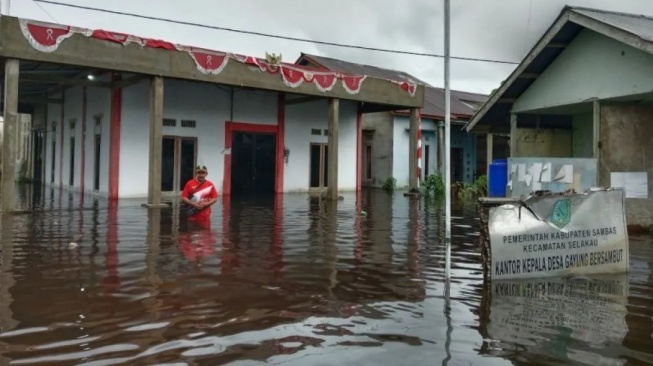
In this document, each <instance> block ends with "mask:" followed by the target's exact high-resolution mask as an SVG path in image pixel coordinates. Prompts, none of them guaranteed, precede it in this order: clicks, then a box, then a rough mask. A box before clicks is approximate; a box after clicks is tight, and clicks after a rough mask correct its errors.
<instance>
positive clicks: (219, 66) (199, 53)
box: [178, 46, 229, 75]
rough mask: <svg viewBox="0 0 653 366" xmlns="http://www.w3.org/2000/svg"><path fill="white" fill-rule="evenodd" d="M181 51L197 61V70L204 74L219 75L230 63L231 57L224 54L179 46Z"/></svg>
mask: <svg viewBox="0 0 653 366" xmlns="http://www.w3.org/2000/svg"><path fill="white" fill-rule="evenodd" d="M178 49H179V50H180V51H185V52H188V54H189V55H190V56H191V57H192V58H193V61H195V65H196V66H197V70H199V72H201V73H202V74H213V75H218V74H219V73H221V72H222V70H224V68H225V67H226V66H227V63H228V62H229V57H228V56H227V54H226V53H224V52H216V51H211V50H206V49H202V48H194V47H183V46H178Z"/></svg>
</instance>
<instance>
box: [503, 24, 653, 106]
mask: <svg viewBox="0 0 653 366" xmlns="http://www.w3.org/2000/svg"><path fill="white" fill-rule="evenodd" d="M651 91H653V56H651V55H649V54H647V53H645V52H642V51H639V50H637V49H635V48H633V47H630V46H627V45H625V44H623V43H621V42H618V41H615V40H613V39H611V38H608V37H605V36H603V35H601V34H599V33H596V32H594V31H591V30H583V31H582V32H581V33H580V34H579V35H578V37H576V39H574V41H572V42H571V44H570V45H569V46H568V47H567V48H566V49H565V50H564V51H563V52H562V53H561V54H560V56H558V58H557V59H556V60H555V61H554V62H553V63H552V64H551V66H549V67H548V68H547V69H546V70H545V71H544V72H543V73H542V75H540V77H538V78H537V79H536V80H535V81H534V82H533V84H532V85H531V86H530V87H529V88H528V89H527V90H526V91H525V92H524V93H523V94H522V96H521V97H520V98H519V99H518V100H517V101H516V102H515V104H514V106H513V111H514V112H525V111H533V110H537V109H542V108H548V107H554V106H561V105H568V104H576V103H581V102H584V101H587V100H588V99H590V98H594V97H597V98H599V99H605V98H615V97H621V96H628V95H635V94H641V93H648V92H651Z"/></svg>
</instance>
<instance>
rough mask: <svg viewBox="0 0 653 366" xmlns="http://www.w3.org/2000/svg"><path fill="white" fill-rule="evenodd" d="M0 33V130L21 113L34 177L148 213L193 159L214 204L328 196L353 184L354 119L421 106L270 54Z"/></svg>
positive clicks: (71, 30)
mask: <svg viewBox="0 0 653 366" xmlns="http://www.w3.org/2000/svg"><path fill="white" fill-rule="evenodd" d="M2 32H3V34H2V36H1V37H0V46H1V47H0V55H2V56H3V57H4V58H5V59H6V61H5V78H6V85H8V87H7V90H6V92H5V105H7V106H8V108H7V110H5V111H4V116H5V128H4V131H5V134H6V133H7V132H8V131H9V132H10V133H12V134H13V132H12V131H13V129H8V128H6V126H7V123H10V124H13V123H17V122H15V121H14V119H13V117H12V116H14V115H15V114H14V113H17V112H21V113H29V114H32V115H33V120H34V126H35V127H34V129H35V130H36V131H35V133H34V137H37V140H39V141H40V139H41V138H42V139H43V144H40V143H38V144H35V145H34V146H35V148H37V149H38V151H37V152H38V153H37V154H35V156H38V157H44V159H43V161H41V162H42V164H38V169H36V170H37V171H35V172H34V174H33V176H34V178H35V180H40V181H42V182H44V183H45V184H48V185H51V186H56V187H62V188H66V189H70V190H75V191H80V192H84V193H92V194H97V195H104V196H107V197H108V198H109V199H117V198H144V197H147V201H148V205H149V206H156V205H159V204H161V197H162V196H165V195H166V194H174V195H177V194H178V192H179V191H180V190H181V188H182V187H183V184H184V183H185V182H186V180H187V179H189V178H190V177H192V175H193V171H194V167H195V166H196V165H197V164H200V163H201V164H204V165H206V166H207V167H208V169H209V179H211V180H212V181H213V182H214V183H215V184H216V186H217V187H218V190H219V191H220V193H221V194H222V195H227V196H228V195H231V194H232V193H233V194H237V193H238V194H240V193H242V194H259V193H260V194H275V193H284V192H307V191H310V190H318V191H321V190H326V191H327V196H328V197H330V198H337V192H338V191H339V190H357V189H359V188H360V186H361V182H360V174H358V171H359V170H360V167H361V147H362V143H361V141H362V116H363V115H364V114H365V113H369V112H372V111H379V110H396V109H402V110H403V109H407V108H408V109H412V110H413V111H416V110H417V108H419V107H421V106H422V105H423V100H424V88H423V87H422V86H421V85H416V84H414V83H410V82H397V81H395V80H391V79H384V78H379V77H374V76H369V75H364V74H353V73H342V72H330V71H325V70H322V69H317V68H311V67H305V66H300V65H294V64H281V63H278V62H276V61H275V59H274V57H269V58H266V59H260V58H256V57H251V56H243V55H235V54H230V53H225V52H219V51H212V50H205V49H199V48H194V47H191V46H184V45H178V44H173V43H170V42H166V41H161V40H152V39H146V38H142V37H136V36H131V35H125V34H122V33H116V32H111V31H105V30H89V29H81V28H77V27H72V26H64V25H58V24H51V23H43V22H36V21H32V20H26V19H17V18H13V17H3V27H2ZM80 49H83V50H86V52H84V53H81V54H80V53H79V52H77V50H80ZM18 84H20V88H18ZM414 115H415V116H416V115H417V113H416V112H415V113H414ZM7 117H9V119H7ZM415 133H416V131H415ZM5 137H6V138H13V136H5ZM10 155H12V156H4V157H3V161H4V162H5V163H7V162H8V161H9V162H11V161H13V159H14V158H15V156H16V152H15V151H12V154H10ZM10 165H12V164H10ZM35 165H37V164H35ZM9 170H10V169H5V170H4V171H3V173H7V172H9ZM3 182H5V183H3V192H9V194H8V196H10V195H11V194H10V193H11V192H10V190H11V189H13V188H11V187H10V185H9V184H8V183H7V182H8V180H3ZM3 205H4V204H3ZM4 208H5V209H10V208H8V207H6V206H5V207H4Z"/></svg>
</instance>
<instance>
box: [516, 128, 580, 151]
mask: <svg viewBox="0 0 653 366" xmlns="http://www.w3.org/2000/svg"><path fill="white" fill-rule="evenodd" d="M590 137H591V134H590ZM572 147H573V146H572V132H571V130H558V129H535V128H517V131H516V147H515V157H528V158H538V157H549V158H569V157H572Z"/></svg>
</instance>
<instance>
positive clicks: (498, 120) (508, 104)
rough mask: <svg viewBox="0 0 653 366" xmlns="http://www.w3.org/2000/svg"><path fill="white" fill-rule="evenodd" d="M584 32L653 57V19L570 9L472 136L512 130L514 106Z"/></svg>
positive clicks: (505, 85)
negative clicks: (512, 110)
mask: <svg viewBox="0 0 653 366" xmlns="http://www.w3.org/2000/svg"><path fill="white" fill-rule="evenodd" d="M583 29H590V30H592V31H595V32H597V33H599V34H602V35H604V36H606V37H610V38H612V39H615V40H617V41H620V42H623V43H625V44H627V45H630V46H632V47H635V48H637V49H640V50H642V51H644V52H647V53H650V54H653V17H649V16H645V15H636V14H628V13H622V12H614V11H606V10H600V9H592V8H583V7H572V6H566V7H565V8H564V9H563V10H562V11H561V12H560V15H559V16H558V18H557V19H556V21H555V22H554V23H553V24H552V25H551V27H550V28H549V29H548V30H547V31H546V33H544V35H543V36H542V37H541V38H540V40H539V41H538V42H537V43H536V44H535V46H534V47H533V48H532V49H531V51H530V52H529V53H528V55H527V56H526V57H525V58H524V60H523V61H522V62H521V63H520V64H519V65H518V66H517V68H515V70H514V71H513V72H512V74H510V76H509V77H508V78H507V79H506V80H504V81H503V82H502V83H501V85H500V86H499V87H498V88H497V89H496V90H495V91H494V92H493V93H492V94H491V95H490V97H489V99H488V101H487V102H485V103H484V104H483V105H482V106H481V108H480V109H479V110H478V111H477V112H476V114H475V115H474V116H473V117H472V119H471V120H470V121H469V122H468V123H467V124H466V125H465V129H466V130H467V131H468V132H470V131H471V130H472V129H474V128H475V127H476V129H477V130H480V129H481V128H480V127H478V126H481V125H483V126H484V128H486V129H488V130H493V131H497V132H505V131H506V130H508V129H509V128H510V126H509V124H510V122H509V120H510V111H511V109H512V105H513V103H514V102H515V101H516V100H517V99H518V98H519V97H520V96H521V95H522V93H524V92H525V91H526V90H527V89H528V88H529V87H530V86H531V84H532V83H533V82H534V81H535V80H536V79H537V77H538V76H539V75H540V74H541V73H542V72H543V71H544V70H546V69H547V68H548V67H549V66H550V65H551V64H552V63H553V62H554V61H555V60H556V58H557V57H558V56H559V55H560V54H561V53H562V52H563V51H564V50H565V48H566V47H567V46H568V45H569V43H571V41H573V40H574V39H575V38H576V36H577V35H578V34H579V33H580V32H581V31H582V30H583Z"/></svg>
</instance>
